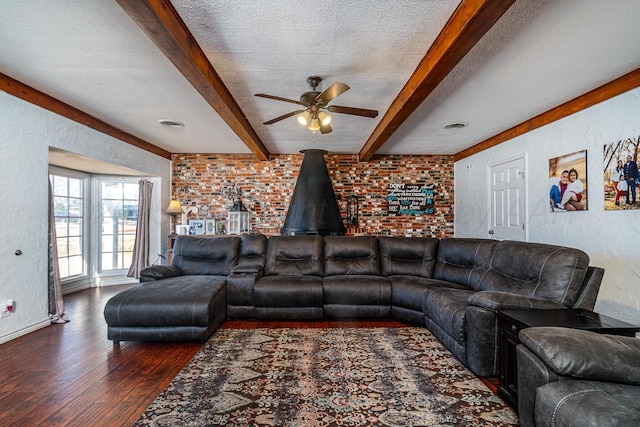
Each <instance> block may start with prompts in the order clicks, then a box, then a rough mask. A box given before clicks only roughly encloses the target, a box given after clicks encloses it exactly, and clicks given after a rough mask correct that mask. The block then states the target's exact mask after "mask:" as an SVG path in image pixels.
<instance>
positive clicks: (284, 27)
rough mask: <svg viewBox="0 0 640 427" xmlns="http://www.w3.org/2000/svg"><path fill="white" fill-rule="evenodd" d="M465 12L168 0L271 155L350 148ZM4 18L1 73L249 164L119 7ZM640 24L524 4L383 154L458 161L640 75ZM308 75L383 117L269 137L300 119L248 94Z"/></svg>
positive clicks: (59, 4)
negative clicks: (339, 86) (342, 87)
mask: <svg viewBox="0 0 640 427" xmlns="http://www.w3.org/2000/svg"><path fill="white" fill-rule="evenodd" d="M458 3H459V2H458V1H457V0H379V1H364V0H352V1H345V0H328V1H307V0H282V1H266V0H263V1H259V0H226V1H224V0H222V1H221V0H197V1H196V0H174V1H172V4H173V6H174V7H175V9H176V10H177V12H178V14H179V15H180V18H181V19H182V20H183V21H184V23H185V24H186V26H187V27H188V28H189V30H190V31H191V33H192V34H193V36H194V37H195V39H196V40H197V42H198V44H199V45H200V47H201V48H202V50H203V51H204V53H205V54H206V56H207V58H208V60H209V61H210V63H211V64H212V66H213V68H214V69H215V70H216V71H217V73H218V74H219V75H220V77H221V79H222V81H223V82H224V84H225V85H226V87H227V88H228V89H229V91H230V93H231V95H232V96H233V98H234V99H235V100H236V102H237V103H238V105H239V106H240V108H241V109H242V112H243V113H244V115H245V116H246V117H247V119H248V121H249V123H250V124H251V126H252V127H253V129H254V130H255V132H256V133H257V135H258V136H259V138H260V139H261V140H262V142H263V143H264V145H265V146H266V148H267V149H268V151H269V152H270V153H273V154H277V153H296V152H298V151H299V150H301V149H304V148H310V147H314V148H322V149H326V150H329V151H331V152H338V153H357V152H359V151H360V150H361V149H362V147H363V145H364V143H365V142H366V141H367V139H368V138H369V136H370V135H371V134H372V132H373V130H374V129H375V127H376V125H377V124H378V122H379V121H380V120H381V118H382V117H383V115H384V114H385V113H386V112H387V109H388V108H389V106H390V105H391V103H392V102H393V100H394V99H395V98H396V96H397V95H398V93H399V92H400V91H401V89H402V87H403V86H404V85H405V83H406V82H407V80H408V79H409V77H410V76H411V74H412V73H413V72H414V70H415V69H416V66H418V64H419V63H420V61H421V59H422V58H423V57H424V56H425V54H426V52H427V51H428V49H429V48H430V46H431V44H432V43H433V41H434V39H435V38H436V37H437V35H438V34H439V32H440V30H441V29H442V28H443V27H444V26H445V24H446V22H447V20H448V19H449V17H450V16H451V15H452V13H453V12H454V10H455V9H456V7H457V6H458ZM613 4H615V7H614V6H613ZM0 6H1V7H0V72H2V73H3V74H6V75H8V76H10V77H12V78H14V79H16V80H18V81H20V82H23V83H25V84H27V85H30V86H32V87H34V88H36V89H38V90H40V91H43V92H45V93H47V94H49V95H51V96H53V97H55V98H58V99H60V100H61V101H63V102H65V103H68V104H70V105H72V106H74V107H76V108H79V109H80V110H83V111H85V112H87V113H89V114H91V115H93V116H95V117H98V118H100V119H101V120H103V121H105V122H107V123H109V124H111V125H113V126H115V127H117V128H120V129H122V130H125V131H127V132H129V133H131V134H133V135H135V136H137V137H139V138H142V139H144V140H146V141H148V142H149V143H151V144H154V145H156V146H158V147H161V148H163V149H165V150H168V151H170V152H202V153H211V152H214V153H215V152H217V153H249V152H250V150H249V149H248V148H247V147H246V146H245V145H244V143H243V142H242V140H241V139H240V138H239V137H238V136H237V135H236V134H235V133H234V132H233V130H232V129H231V128H230V127H229V126H228V125H227V124H226V123H225V122H224V121H223V120H222V119H221V118H220V116H219V115H218V114H217V113H216V112H215V111H214V110H213V109H212V108H211V106H210V105H209V104H208V103H207V102H206V101H205V100H204V99H203V98H202V97H201V96H200V94H198V92H197V91H196V90H195V89H194V88H193V87H192V86H191V84H190V83H189V82H188V81H187V80H186V79H185V78H184V76H183V75H182V74H180V72H179V71H178V70H177V69H176V67H175V66H174V65H173V64H172V63H171V62H170V61H169V60H168V59H167V58H166V57H165V56H164V55H163V53H162V52H161V51H160V50H159V48H158V47H156V45H155V44H154V43H153V42H152V41H151V40H150V39H149V38H148V37H147V36H146V35H145V33H144V32H143V31H142V30H141V29H140V28H139V27H138V26H137V25H136V23H135V22H134V21H133V20H132V19H131V18H130V16H129V15H128V14H127V13H126V12H125V11H124V10H123V9H122V8H121V7H120V6H119V5H118V4H117V3H116V2H115V1H112V0H91V1H80V0H77V1H71V0H68V1H51V0H21V1H9V0H2V1H0ZM639 16H640V2H638V1H637V0H618V1H616V2H615V3H610V2H603V1H601V0H563V1H557V0H520V1H517V2H516V3H515V4H514V5H513V6H512V7H511V8H510V9H509V10H508V11H507V12H506V13H505V14H504V15H503V16H502V18H501V19H500V20H499V21H498V22H497V23H496V24H495V25H494V26H493V28H491V29H490V30H489V32H488V33H487V34H486V35H485V36H484V37H483V38H482V39H481V40H480V42H478V44H477V45H476V46H475V47H474V48H473V49H472V50H471V51H470V52H469V53H468V54H467V55H466V57H464V58H463V59H462V61H461V62H460V63H459V64H458V65H457V66H456V67H455V68H454V69H453V71H452V72H451V73H450V74H449V75H448V76H447V77H446V78H445V79H444V80H443V81H442V83H440V85H439V86H438V87H437V88H436V89H435V90H434V91H433V92H432V93H431V95H430V96H429V97H428V98H427V99H426V100H425V101H424V102H423V103H422V104H421V105H420V106H419V107H418V108H417V109H416V111H415V112H414V113H413V114H412V115H411V116H410V117H409V118H408V119H407V120H406V121H405V122H404V123H403V124H402V125H401V126H400V127H399V129H398V130H397V131H396V132H395V133H394V134H393V135H392V136H391V137H390V139H389V140H388V141H387V142H386V143H385V144H384V145H383V146H382V147H381V148H380V150H379V151H378V152H379V153H396V154H455V153H457V152H459V151H461V150H464V149H466V148H468V147H470V146H473V145H474V144H477V143H479V142H481V141H483V140H484V139H486V138H488V137H491V136H493V135H495V134H497V133H499V132H501V131H504V130H505V129H508V128H510V127H512V126H514V125H516V124H518V123H521V122H523V121H525V120H527V119H530V118H531V117H533V116H535V115H537V114H539V113H541V112H544V111H547V110H549V109H551V108H553V107H555V106H557V105H559V104H562V103H563V102H566V101H568V100H570V99H572V98H575V97H576V96H579V95H581V94H583V93H585V92H588V91H590V90H592V89H594V88H596V87H598V86H600V85H602V84H604V83H607V82H609V81H612V80H614V79H615V78H617V77H620V76H621V75H623V74H625V73H628V72H630V71H632V70H635V69H637V68H639V67H640V25H638V24H637V20H638V17H639ZM310 75H319V76H321V77H322V78H323V79H324V82H323V83H324V87H325V88H326V87H327V86H328V85H330V84H331V83H333V82H334V81H341V82H344V83H347V84H348V85H349V86H351V90H349V91H347V92H345V93H344V94H342V95H340V96H339V98H337V99H336V100H335V101H334V102H333V103H334V104H336V105H344V106H352V107H361V108H369V109H376V110H378V111H379V115H378V117H377V118H375V119H369V118H362V117H354V116H349V115H343V114H334V115H333V117H334V118H333V122H332V127H333V132H332V133H330V134H327V135H321V134H320V133H315V134H314V133H311V132H310V131H309V130H307V129H306V128H304V127H302V126H300V125H299V124H297V122H296V120H295V118H289V119H286V120H283V121H280V122H278V123H275V124H273V125H269V126H265V125H263V124H262V123H263V122H264V121H266V120H269V119H272V118H274V117H277V116H280V115H282V114H285V113H288V112H290V111H293V110H295V109H298V107H297V106H296V105H294V104H288V103H285V102H279V101H274V100H270V99H264V98H257V97H255V96H254V94H255V93H268V94H272V95H277V96H281V97H285V98H292V99H298V98H299V96H300V95H301V94H302V93H303V92H305V91H307V90H308V89H309V88H308V85H307V82H306V78H307V77H308V76H310ZM162 119H171V120H177V121H180V122H184V123H185V127H184V128H182V129H172V128H167V127H163V126H160V125H159V120H162ZM453 122H466V123H468V126H467V127H466V128H464V129H458V130H455V131H449V130H445V129H443V126H444V125H446V124H449V123H453Z"/></svg>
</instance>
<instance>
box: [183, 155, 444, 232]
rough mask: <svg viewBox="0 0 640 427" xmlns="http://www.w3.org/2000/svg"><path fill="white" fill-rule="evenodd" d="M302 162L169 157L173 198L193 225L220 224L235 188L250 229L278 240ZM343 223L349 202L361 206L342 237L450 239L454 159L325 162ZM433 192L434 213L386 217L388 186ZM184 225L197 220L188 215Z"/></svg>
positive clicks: (298, 158) (331, 158)
mask: <svg viewBox="0 0 640 427" xmlns="http://www.w3.org/2000/svg"><path fill="white" fill-rule="evenodd" d="M302 157H303V155H302V154H289V155H278V156H274V157H273V158H272V159H271V160H269V161H259V160H257V159H256V158H255V157H254V156H253V155H244V154H223V155H219V154H174V155H173V156H172V161H173V174H172V183H171V185H172V187H171V188H172V198H174V199H177V200H179V201H180V203H181V204H183V205H186V206H196V207H197V208H198V215H197V217H198V218H216V219H221V218H226V216H227V200H226V199H225V197H223V196H222V195H221V191H222V189H223V188H224V187H226V186H229V185H231V184H236V185H239V186H240V188H241V190H242V193H243V197H242V201H243V202H244V204H245V205H246V206H247V208H248V209H249V210H250V211H251V215H252V216H251V229H252V231H255V232H260V233H264V234H266V235H278V234H280V229H281V228H282V226H283V224H284V220H285V217H286V215H287V208H288V206H289V202H290V200H291V196H292V195H293V189H294V187H295V183H296V179H297V178H298V172H299V170H300V165H301V164H302ZM325 161H326V164H327V168H328V169H329V175H330V176H331V180H332V181H333V188H334V190H335V193H336V197H337V198H338V205H339V206H340V210H341V212H342V216H343V217H346V216H347V204H346V203H347V196H348V195H349V194H356V195H358V196H359V197H360V202H359V214H360V215H359V216H360V221H359V228H358V229H355V228H353V227H350V228H349V229H348V232H347V234H371V235H392V236H432V237H440V238H441V237H451V236H453V157H452V156H402V155H381V156H376V157H374V159H373V160H371V161H369V162H358V158H357V155H346V154H327V155H325ZM396 183H405V184H427V185H428V184H433V185H434V193H435V197H434V205H435V213H434V214H432V215H420V216H415V215H402V216H396V215H392V216H390V215H388V214H387V201H386V190H387V187H388V186H389V184H396ZM190 218H195V216H192V215H190Z"/></svg>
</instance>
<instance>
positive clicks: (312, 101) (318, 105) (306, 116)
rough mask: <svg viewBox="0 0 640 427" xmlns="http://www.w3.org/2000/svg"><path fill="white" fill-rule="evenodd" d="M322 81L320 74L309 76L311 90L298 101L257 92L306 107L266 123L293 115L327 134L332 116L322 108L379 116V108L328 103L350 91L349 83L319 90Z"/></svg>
mask: <svg viewBox="0 0 640 427" xmlns="http://www.w3.org/2000/svg"><path fill="white" fill-rule="evenodd" d="M320 82H322V78H320V77H318V76H311V77H309V78H307V83H309V86H311V90H310V91H307V92H305V93H303V94H302V96H300V100H299V101H296V100H294V99H288V98H282V97H280V96H275V95H267V94H264V93H256V96H259V97H261V98H268V99H274V100H276V101H283V102H289V103H292V104H297V105H302V106H303V107H305V108H306V109H305V110H297V111H292V112H290V113H287V114H284V115H282V116H279V117H276V118H275V119H271V120H268V121H266V122H264V123H263V124H264V125H271V124H274V123H276V122H279V121H280V120H284V119H287V118H289V117H292V116H296V120H297V121H298V123H300V124H301V125H302V126H306V127H307V129H309V130H310V131H312V132H317V131H318V130H319V131H320V133H322V134H326V133H329V132H331V131H332V130H333V129H331V126H330V125H329V123H331V116H330V115H329V114H327V113H325V112H324V111H322V110H327V111H330V112H332V113H338V114H349V115H352V116H360V117H369V118H374V117H377V116H378V111H377V110H368V109H365V108H354V107H340V106H337V105H328V104H329V103H330V102H331V101H333V100H334V99H335V98H336V97H337V96H338V95H341V94H342V93H344V92H346V91H348V90H349V89H350V88H349V86H348V85H346V84H344V83H341V82H335V83H333V84H332V85H331V86H329V87H328V88H327V89H325V90H323V91H322V92H318V91H317V90H316V88H317V87H318V85H319V84H320Z"/></svg>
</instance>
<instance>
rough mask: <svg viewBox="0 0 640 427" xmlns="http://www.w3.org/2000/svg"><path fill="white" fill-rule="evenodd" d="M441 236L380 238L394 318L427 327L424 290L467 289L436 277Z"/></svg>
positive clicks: (379, 242)
mask: <svg viewBox="0 0 640 427" xmlns="http://www.w3.org/2000/svg"><path fill="white" fill-rule="evenodd" d="M438 244H439V239H436V238H432V237H379V238H378V246H379V248H380V259H381V266H382V275H383V276H385V277H387V279H389V281H390V282H391V317H392V318H394V319H397V320H401V321H404V322H409V323H415V324H418V325H421V326H425V323H424V312H423V311H422V297H423V294H424V292H425V291H426V290H427V289H429V288H432V287H439V286H447V287H454V288H458V289H464V286H463V285H457V284H455V283H451V282H447V281H444V280H437V279H434V278H433V275H434V271H435V266H436V259H437V256H438Z"/></svg>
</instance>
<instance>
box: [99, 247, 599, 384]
mask: <svg viewBox="0 0 640 427" xmlns="http://www.w3.org/2000/svg"><path fill="white" fill-rule="evenodd" d="M602 275H603V270H602V269H600V268H597V267H591V266H589V257H588V256H587V254H585V253H584V252H582V251H580V250H578V249H572V248H567V247H560V246H553V245H546V244H538V243H526V242H515V241H496V240H488V239H461V238H447V239H435V238H428V237H410V238H405V237H375V236H325V237H322V236H273V237H270V238H267V237H265V236H263V235H259V234H247V235H243V236H233V237H230V236H224V237H211V238H200V237H193V236H180V237H179V238H178V239H177V241H176V244H175V248H174V257H173V260H172V264H171V266H153V267H149V268H147V269H145V270H143V272H142V273H141V283H140V284H139V285H136V286H134V287H132V288H130V289H127V290H125V291H123V292H122V293H121V294H118V295H116V296H114V297H113V298H112V299H111V300H110V301H109V302H108V303H107V305H106V306H105V319H106V321H107V324H108V337H109V339H111V340H114V342H117V341H121V340H152V341H162V340H194V339H196V340H202V341H205V340H206V339H208V337H209V336H210V335H211V333H213V331H214V330H215V329H216V328H217V327H218V326H219V325H220V323H221V322H222V321H223V320H224V319H225V318H258V319H322V318H393V319H397V320H400V321H404V322H410V323H414V324H418V325H423V326H426V327H427V328H429V329H430V330H431V331H432V332H433V334H434V335H435V336H436V337H437V338H438V339H439V340H440V341H441V342H442V343H443V344H444V345H445V346H446V347H447V348H448V349H449V350H450V351H451V352H452V353H453V354H454V356H455V357H456V358H458V359H459V360H460V361H461V362H462V363H463V364H464V365H466V366H468V367H469V368H470V369H471V370H472V371H473V372H474V373H476V374H477V375H481V376H497V375H498V373H499V372H498V354H499V330H498V327H497V325H498V320H497V314H496V312H497V311H498V310H501V309H513V308H572V307H573V308H584V309H592V308H593V306H594V304H595V301H596V297H597V294H598V290H599V287H600V282H601V280H602ZM145 296H146V297H145ZM182 333H183V334H182Z"/></svg>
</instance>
